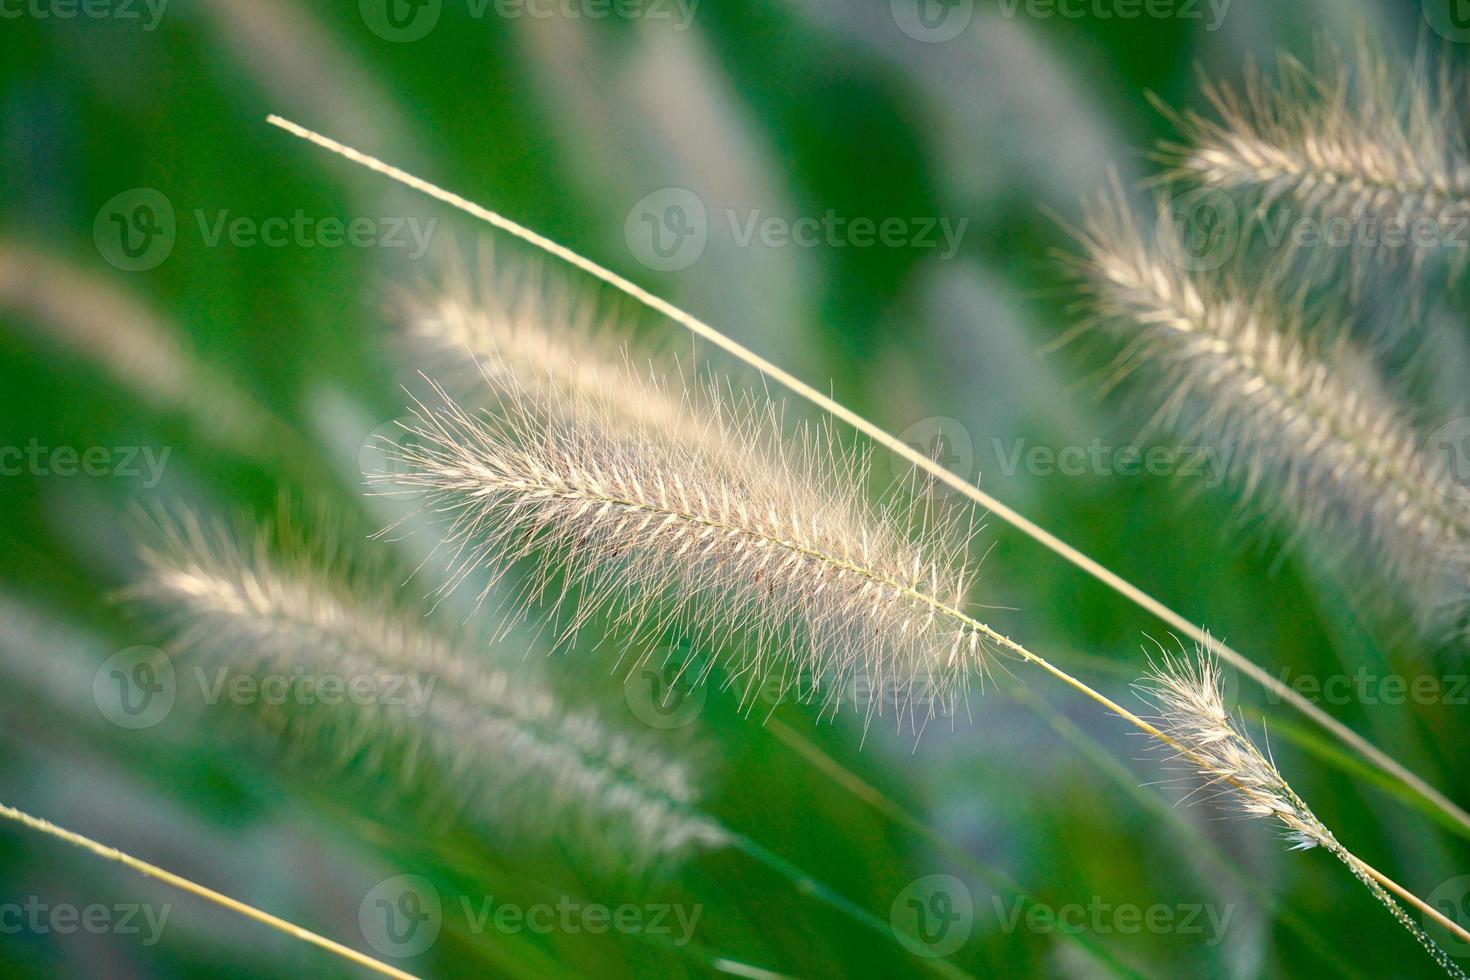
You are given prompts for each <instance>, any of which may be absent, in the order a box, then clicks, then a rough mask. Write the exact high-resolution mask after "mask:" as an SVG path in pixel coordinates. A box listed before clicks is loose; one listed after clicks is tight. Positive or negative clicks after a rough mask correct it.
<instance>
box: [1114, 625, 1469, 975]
mask: <svg viewBox="0 0 1470 980" xmlns="http://www.w3.org/2000/svg"><path fill="white" fill-rule="evenodd" d="M1139 688H1140V690H1141V691H1142V693H1143V694H1144V696H1145V697H1147V698H1148V699H1149V700H1150V701H1152V702H1153V704H1154V705H1155V706H1156V707H1157V708H1158V711H1159V716H1160V717H1159V729H1160V730H1161V731H1162V732H1163V733H1164V735H1165V736H1167V742H1168V744H1169V745H1170V747H1171V748H1172V749H1173V750H1174V751H1175V753H1176V758H1178V759H1179V760H1180V761H1182V762H1184V763H1185V764H1186V765H1187V766H1189V768H1191V769H1192V770H1194V771H1195V772H1196V773H1198V774H1199V775H1200V776H1201V777H1202V778H1203V779H1204V786H1205V788H1206V789H1208V790H1211V791H1213V792H1215V793H1216V794H1217V795H1218V796H1219V797H1221V798H1224V799H1226V800H1228V801H1230V802H1231V803H1232V804H1233V805H1234V806H1235V808H1236V809H1237V810H1239V811H1240V812H1241V813H1242V814H1244V815H1246V816H1250V817H1259V818H1263V819H1267V820H1274V821H1276V822H1277V823H1278V824H1279V825H1280V826H1281V827H1282V829H1283V830H1284V831H1285V833H1286V837H1287V839H1288V840H1289V841H1291V846H1292V849H1293V850H1308V849H1311V848H1315V847H1320V848H1322V849H1324V850H1326V851H1327V852H1328V853H1330V854H1331V855H1332V856H1333V857H1335V858H1337V859H1338V860H1339V861H1341V862H1342V863H1343V864H1344V865H1346V866H1347V868H1348V870H1349V871H1351V872H1352V873H1353V875H1354V876H1355V877H1356V878H1357V879H1358V880H1359V881H1361V882H1362V883H1363V885H1364V886H1365V887H1366V888H1367V889H1368V890H1369V891H1370V892H1372V893H1373V896H1374V897H1375V898H1377V899H1378V901H1380V902H1381V903H1383V905H1384V907H1385V908H1387V909H1388V910H1389V912H1391V913H1392V914H1393V917H1394V918H1395V919H1397V920H1398V922H1399V924H1400V925H1402V926H1403V927H1404V928H1405V929H1407V930H1408V931H1409V932H1410V933H1412V934H1413V936H1414V938H1415V939H1416V940H1417V941H1418V943H1419V945H1420V946H1422V947H1424V949H1425V951H1426V952H1428V953H1429V955H1430V956H1431V957H1433V958H1434V961H1435V962H1436V963H1438V964H1439V965H1440V967H1441V968H1443V969H1444V971H1445V972H1446V973H1448V974H1449V975H1450V976H1452V977H1464V976H1465V973H1464V971H1463V970H1461V969H1460V968H1459V966H1458V965H1457V964H1456V963H1455V962H1454V961H1453V960H1451V959H1450V958H1449V957H1448V956H1447V955H1446V954H1445V952H1444V950H1443V949H1441V948H1440V946H1439V944H1437V943H1436V942H1435V941H1434V940H1433V939H1432V938H1431V937H1430V936H1429V935H1428V933H1426V932H1425V931H1424V929H1423V928H1421V927H1420V925H1419V924H1418V923H1417V922H1415V921H1414V920H1413V918H1412V917H1410V915H1409V914H1408V913H1407V912H1406V911H1405V910H1404V908H1403V907H1402V906H1401V905H1400V904H1399V903H1398V902H1397V901H1396V900H1395V899H1394V897H1393V895H1391V894H1390V893H1389V891H1390V889H1391V890H1392V891H1393V894H1394V895H1398V896H1399V898H1402V899H1404V900H1405V901H1407V902H1408V903H1409V904H1411V905H1413V906H1416V907H1417V908H1418V909H1419V910H1420V911H1422V912H1425V913H1427V914H1429V915H1430V917H1432V918H1434V919H1436V921H1439V922H1441V923H1442V924H1445V925H1447V926H1448V927H1449V928H1450V929H1451V931H1452V932H1453V933H1454V934H1455V935H1456V936H1457V938H1461V939H1463V938H1464V935H1463V934H1464V930H1463V929H1457V928H1456V927H1455V926H1454V925H1453V923H1451V922H1449V920H1446V919H1445V918H1444V917H1443V916H1442V915H1441V914H1439V913H1438V912H1437V911H1436V910H1434V909H1433V908H1431V907H1429V906H1427V905H1426V904H1425V903H1424V902H1422V901H1421V900H1419V899H1418V898H1417V897H1416V896H1414V895H1412V894H1411V893H1408V892H1406V891H1404V890H1403V889H1402V888H1401V887H1400V886H1398V885H1397V884H1395V883H1394V882H1393V881H1391V880H1389V879H1387V878H1385V877H1384V876H1383V875H1382V874H1380V873H1379V872H1378V871H1377V870H1375V869H1374V868H1373V867H1371V866H1370V865H1368V864H1367V863H1365V862H1364V861H1362V860H1361V859H1360V858H1358V857H1357V855H1355V854H1353V853H1352V852H1351V851H1349V850H1348V849H1347V848H1346V847H1344V846H1343V845H1342V844H1340V843H1338V840H1337V838H1336V837H1334V836H1333V835H1332V832H1331V831H1330V830H1328V829H1327V827H1326V826H1325V825H1324V824H1323V823H1322V821H1321V820H1319V819H1317V815H1316V814H1314V813H1313V812H1312V811H1311V809H1310V808H1309V807H1308V806H1307V804H1306V803H1304V802H1303V801H1302V799H1301V797H1299V796H1297V794H1296V792H1295V791H1293V790H1292V788H1291V786H1290V785H1288V784H1287V782H1286V779H1285V777H1283V776H1282V775H1281V773H1280V771H1279V770H1278V769H1277V768H1276V764H1275V763H1274V762H1272V761H1271V759H1270V758H1269V757H1268V756H1266V755H1265V754H1264V753H1262V752H1261V750H1260V749H1258V748H1257V747H1256V745H1255V743H1254V742H1252V741H1251V739H1250V738H1249V736H1247V735H1246V734H1245V732H1244V731H1242V730H1241V728H1240V726H1239V724H1238V723H1237V722H1236V721H1235V719H1234V718H1232V717H1231V715H1230V713H1229V712H1228V711H1227V710H1226V708H1225V704H1224V700H1223V698H1222V697H1221V693H1220V690H1221V687H1220V666H1219V663H1218V661H1217V660H1216V659H1215V657H1214V655H1213V654H1212V653H1211V652H1210V651H1209V650H1208V649H1207V648H1205V647H1200V648H1199V649H1197V650H1196V652H1195V655H1194V656H1193V657H1190V656H1188V655H1178V656H1175V655H1170V654H1169V653H1167V652H1162V651H1161V655H1160V658H1159V659H1158V660H1157V661H1156V662H1155V663H1154V664H1153V666H1152V669H1151V671H1150V673H1149V675H1148V677H1147V679H1146V680H1145V681H1144V682H1143V683H1142V684H1140V685H1139Z"/></svg>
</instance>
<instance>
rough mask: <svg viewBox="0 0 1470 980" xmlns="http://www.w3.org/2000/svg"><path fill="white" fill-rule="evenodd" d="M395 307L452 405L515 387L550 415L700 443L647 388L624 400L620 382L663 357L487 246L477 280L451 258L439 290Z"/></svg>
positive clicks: (573, 294) (424, 289) (605, 315)
mask: <svg viewBox="0 0 1470 980" xmlns="http://www.w3.org/2000/svg"><path fill="white" fill-rule="evenodd" d="M394 306H395V315H396V317H397V319H398V321H399V322H400V323H401V324H402V325H403V334H404V341H405V346H406V348H407V349H408V351H409V352H411V356H412V357H413V358H414V359H416V360H420V361H421V362H422V365H423V367H424V368H425V369H426V370H427V371H428V373H429V374H431V375H432V376H433V377H435V378H436V379H438V380H439V381H440V383H441V384H443V385H444V386H445V387H446V389H447V390H450V391H451V392H452V393H454V394H455V395H456V397H459V398H462V399H466V400H468V399H472V398H475V397H480V396H485V395H490V396H493V395H494V394H495V393H496V392H499V391H501V390H503V389H505V388H506V387H509V386H514V387H519V388H522V389H524V390H525V391H527V392H532V393H535V394H537V395H538V396H539V400H540V401H541V402H542V403H543V405H544V406H546V407H547V408H554V407H555V406H556V405H559V404H563V403H579V402H595V403H597V404H598V405H600V406H601V407H602V408H604V409H606V410H607V411H609V412H611V413H614V414H618V415H626V416H627V417H628V418H629V419H630V420H631V421H634V422H641V423H644V424H647V425H650V426H659V427H664V428H667V429H669V430H670V431H671V432H674V433H677V434H679V435H682V436H684V437H696V436H698V434H699V432H698V429H697V427H696V426H694V425H691V424H690V421H689V416H688V413H687V412H686V411H685V410H684V408H685V407H684V405H682V404H681V403H680V402H679V400H678V399H676V398H670V397H666V396H667V392H664V391H661V390H656V389H654V388H652V387H651V386H645V390H642V391H639V392H638V397H637V398H628V397H624V395H625V394H626V393H627V388H626V386H624V385H623V384H621V379H622V378H623V376H624V375H625V374H627V373H628V371H629V370H635V371H636V370H638V369H639V368H640V364H642V365H647V364H649V363H652V362H655V361H657V360H660V359H661V356H662V352H661V351H658V350H646V351H644V350H637V349H635V348H632V347H630V346H629V345H628V344H627V341H626V336H625V334H626V332H627V324H626V318H625V317H620V316H618V315H617V313H618V311H614V310H609V309H608V308H607V306H606V304H605V303H601V302H599V301H598V297H597V296H596V295H595V293H594V292H592V291H590V290H587V289H578V288H575V287H573V286H572V285H571V284H570V283H568V282H566V281H565V280H563V279H560V278H558V277H555V276H551V275H548V274H546V273H545V272H544V271H543V270H542V268H541V266H540V264H539V263H526V262H522V263H513V262H510V261H507V260H504V259H501V258H499V257H497V256H496V255H495V253H494V252H493V251H492V250H491V249H490V248H489V247H486V248H485V249H483V250H482V251H481V253H480V258H479V262H478V267H477V269H476V271H475V272H474V273H473V274H471V273H470V272H468V271H467V270H466V268H465V266H464V263H463V260H459V259H455V258H452V257H451V258H449V259H448V260H446V262H445V265H444V269H443V273H442V275H441V276H440V280H439V281H438V282H435V283H432V284H425V285H422V286H419V287H417V288H413V289H405V290H402V291H400V293H399V294H398V297H397V301H396V303H395V304H394ZM486 380H489V381H490V382H491V383H490V385H489V386H488V387H487V386H486V385H485V384H484V382H485V381H486Z"/></svg>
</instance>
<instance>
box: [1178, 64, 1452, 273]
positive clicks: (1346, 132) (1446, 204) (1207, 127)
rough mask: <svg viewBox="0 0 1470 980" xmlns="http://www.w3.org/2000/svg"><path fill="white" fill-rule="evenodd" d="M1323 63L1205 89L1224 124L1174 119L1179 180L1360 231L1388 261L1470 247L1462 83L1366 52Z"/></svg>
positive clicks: (1363, 241) (1361, 240) (1192, 116)
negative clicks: (1238, 86) (1286, 205)
mask: <svg viewBox="0 0 1470 980" xmlns="http://www.w3.org/2000/svg"><path fill="white" fill-rule="evenodd" d="M1319 61H1320V62H1321V68H1320V70H1318V71H1316V72H1314V71H1312V70H1311V69H1308V68H1307V67H1305V66H1303V65H1302V64H1301V63H1300V62H1298V61H1296V60H1293V59H1290V58H1283V60H1282V63H1281V67H1280V72H1279V78H1278V80H1276V81H1275V82H1272V81H1271V80H1270V79H1269V78H1267V77H1265V76H1264V75H1262V74H1261V73H1260V72H1259V71H1255V70H1252V72H1251V74H1250V77H1249V79H1248V80H1247V83H1246V85H1245V88H1244V90H1243V91H1239V92H1237V91H1234V90H1232V89H1230V88H1228V87H1225V86H1217V85H1213V84H1211V83H1209V82H1206V83H1205V94H1206V97H1207V98H1208V99H1209V101H1210V103H1211V104H1212V105H1213V107H1214V109H1215V112H1216V116H1217V117H1218V118H1215V119H1209V118H1206V117H1204V116H1201V115H1199V114H1197V113H1193V112H1187V113H1183V114H1175V113H1171V115H1173V116H1174V117H1175V119H1176V121H1177V122H1178V124H1179V125H1180V128H1181V130H1182V135H1183V137H1184V139H1183V141H1182V142H1181V143H1180V144H1170V145H1167V146H1166V147H1164V158H1165V160H1166V161H1167V162H1169V163H1170V164H1171V165H1172V166H1173V176H1175V177H1179V178H1183V179H1186V180H1189V181H1192V182H1196V183H1198V184H1201V185H1204V186H1208V187H1215V188H1219V189H1221V190H1224V191H1227V192H1231V193H1235V192H1240V193H1243V194H1245V195H1247V196H1249V197H1252V198H1253V199H1255V200H1256V201H1258V202H1259V203H1261V204H1262V205H1265V206H1269V205H1272V204H1276V203H1278V202H1283V201H1285V202H1290V203H1291V204H1292V205H1294V206H1295V208H1296V211H1297V213H1296V215H1295V217H1298V218H1300V217H1312V218H1315V219H1317V220H1318V221H1319V223H1322V224H1324V225H1325V222H1326V221H1328V220H1329V219H1337V220H1339V221H1342V220H1345V221H1347V222H1350V223H1352V224H1354V225H1356V226H1357V227H1358V234H1357V235H1356V236H1355V238H1354V243H1355V244H1358V245H1362V246H1368V247H1373V248H1374V249H1375V251H1376V252H1377V253H1378V254H1379V255H1380V256H1390V255H1397V254H1405V253H1407V254H1410V255H1412V256H1414V261H1415V262H1416V263H1417V262H1418V261H1419V260H1420V259H1421V258H1422V256H1423V255H1424V254H1425V253H1426V252H1427V251H1429V250H1432V249H1435V248H1439V249H1441V250H1442V251H1449V250H1450V249H1449V248H1448V247H1447V246H1454V245H1456V244H1459V245H1463V243H1464V225H1465V223H1466V222H1467V221H1470V154H1467V152H1466V141H1465V135H1466V134H1465V132H1464V128H1463V126H1462V125H1461V124H1460V122H1459V118H1458V115H1457V114H1458V112H1459V110H1460V107H1461V106H1462V105H1463V102H1464V98H1465V92H1466V87H1465V85H1464V83H1463V81H1460V80H1457V79H1454V77H1453V76H1452V75H1451V74H1450V73H1448V72H1445V73H1443V74H1441V75H1440V76H1439V78H1438V79H1437V80H1436V79H1434V78H1433V77H1432V73H1430V72H1428V71H1426V70H1425V69H1424V68H1423V67H1422V65H1416V66H1415V67H1414V68H1411V69H1407V70H1404V71H1402V72H1399V71H1397V70H1395V69H1392V68H1390V67H1389V65H1388V63H1387V62H1386V61H1385V59H1383V58H1382V57H1381V56H1379V55H1377V54H1374V53H1372V52H1371V51H1369V49H1368V47H1367V45H1366V44H1364V45H1361V46H1360V48H1359V50H1358V53H1357V55H1356V56H1355V57H1351V58H1345V57H1344V56H1343V55H1342V54H1340V53H1339V52H1337V51H1336V50H1334V49H1332V48H1330V47H1324V49H1323V51H1322V53H1321V55H1320V58H1319ZM1395 235H1396V236H1397V238H1396V239H1395V238H1394V237H1392V236H1395ZM1395 241H1396V242H1397V244H1395ZM1456 251H1463V249H1456ZM1457 261H1458V262H1459V263H1460V264H1463V261H1464V260H1463V257H1460V258H1459V259H1457Z"/></svg>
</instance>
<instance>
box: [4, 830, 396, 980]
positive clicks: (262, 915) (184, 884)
mask: <svg viewBox="0 0 1470 980" xmlns="http://www.w3.org/2000/svg"><path fill="white" fill-rule="evenodd" d="M0 817H3V818H4V819H6V820H11V821H14V822H15V823H18V824H21V825H22V826H25V827H29V828H30V829H31V830H34V831H37V832H39V833H42V834H46V835H48V836H50V837H55V838H56V839H58V840H62V841H65V842H67V843H68V844H74V845H76V846H77V847H80V848H83V849H84V850H87V851H90V852H92V853H93V854H95V855H97V856H98V857H100V858H104V859H105V860H108V861H116V862H117V863H119V864H122V865H124V866H126V867H129V868H132V869H133V870H134V871H137V872H138V873H140V874H143V875H146V876H147V877H149V878H154V879H156V880H158V881H161V882H163V883H164V884H167V885H172V886H173V887H174V888H177V889H179V890H180V891H184V892H188V893H189V894H190V895H196V896H198V897H199V898H202V899H204V900H205V901H207V902H213V903H214V904H215V905H218V906H220V907H221V908H224V909H228V910H230V911H231V912H236V913H238V914H240V915H243V916H245V917H246V918H248V919H254V920H255V921H256V922H259V923H261V924H262V925H265V926H269V927H270V928H272V929H275V930H276V931H277V932H283V933H285V934H286V935H288V936H291V937H292V938H294V939H299V940H301V941H302V942H304V943H310V944H311V945H313V946H318V947H320V948H322V949H325V950H326V951H327V952H329V953H333V954H335V955H336V956H340V957H342V958H343V959H344V960H347V961H348V962H350V963H355V964H357V965H358V966H361V967H365V968H367V969H369V970H372V971H373V972H374V973H379V974H382V975H383V976H385V977H394V978H396V980H416V978H415V977H414V975H413V974H412V973H405V972H404V971H402V970H400V969H398V968H397V967H394V966H389V965H388V964H387V963H384V962H382V961H380V960H375V959H373V958H372V957H371V956H368V955H367V954H366V953H360V952H358V951H357V950H355V949H353V948H352V947H350V946H344V945H342V944H341V943H339V942H336V941H335V940H331V939H328V938H327V937H325V936H321V935H318V934H317V933H314V932H312V931H311V930H309V929H304V928H302V927H301V926H298V925H296V924H295V923H292V922H287V921H286V920H285V919H282V918H280V917H279V916H275V915H271V914H270V913H269V912H263V911H261V910H260V909H258V908H256V907H255V906H253V905H246V904H245V903H244V902H242V901H239V900H238V899H234V898H231V897H230V896H228V895H225V894H223V893H221V892H217V891H215V890H214V889H212V888H207V887H205V886H204V885H200V884H196V883H195V882H192V881H190V880H189V879H188V878H184V877H182V876H180V875H176V874H174V873H173V872H172V871H165V870H164V869H163V868H160V867H158V866H157V865H155V864H149V863H148V862H147V861H144V860H142V859H140V858H135V857H133V856H132V855H131V854H124V853H123V852H122V851H119V850H118V849H117V848H115V847H108V846H107V845H106V844H102V843H99V842H97V841H95V840H93V839H92V838H90V837H84V836H82V835H81V834H78V833H76V832H74V831H70V830H67V829H66V828H64V827H58V826H57V825H56V824H54V823H51V822H50V821H49V820H43V819H41V818H40V817H33V816H31V815H30V814H29V813H26V812H25V811H24V810H17V809H16V808H14V807H12V806H7V805H5V804H3V803H0Z"/></svg>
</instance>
